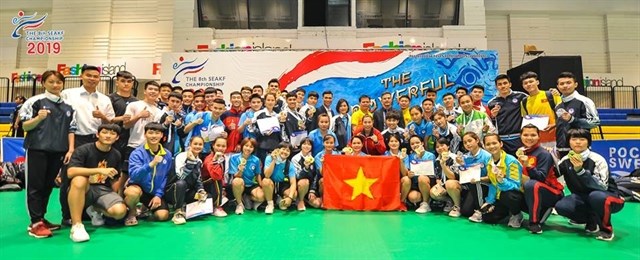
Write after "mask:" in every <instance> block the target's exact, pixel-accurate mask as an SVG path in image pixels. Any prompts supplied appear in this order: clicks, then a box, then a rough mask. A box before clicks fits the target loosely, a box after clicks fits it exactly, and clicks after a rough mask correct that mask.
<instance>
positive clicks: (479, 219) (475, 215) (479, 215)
mask: <svg viewBox="0 0 640 260" xmlns="http://www.w3.org/2000/svg"><path fill="white" fill-rule="evenodd" d="M469 220H471V221H473V222H476V223H480V222H482V212H480V211H479V210H475V211H474V212H473V215H471V217H469Z"/></svg>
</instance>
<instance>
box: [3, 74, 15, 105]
mask: <svg viewBox="0 0 640 260" xmlns="http://www.w3.org/2000/svg"><path fill="white" fill-rule="evenodd" d="M0 98H2V99H1V100H4V101H3V102H12V101H13V100H11V81H10V80H9V78H5V77H0Z"/></svg>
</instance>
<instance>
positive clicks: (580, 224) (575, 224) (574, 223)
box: [569, 219, 585, 226]
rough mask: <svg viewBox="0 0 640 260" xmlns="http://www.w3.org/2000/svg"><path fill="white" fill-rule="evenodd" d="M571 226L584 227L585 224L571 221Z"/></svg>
mask: <svg viewBox="0 0 640 260" xmlns="http://www.w3.org/2000/svg"><path fill="white" fill-rule="evenodd" d="M569 225H572V226H584V225H585V223H580V222H578V221H575V220H573V219H569Z"/></svg>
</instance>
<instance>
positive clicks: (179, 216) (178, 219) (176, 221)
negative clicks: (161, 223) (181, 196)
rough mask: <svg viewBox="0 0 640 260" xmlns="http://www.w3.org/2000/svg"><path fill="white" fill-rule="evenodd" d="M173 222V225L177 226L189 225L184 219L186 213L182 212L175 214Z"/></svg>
mask: <svg viewBox="0 0 640 260" xmlns="http://www.w3.org/2000/svg"><path fill="white" fill-rule="evenodd" d="M171 221H173V224H176V225H182V224H184V223H187V220H186V219H184V213H183V212H182V210H178V211H176V213H174V214H173V218H172V219H171Z"/></svg>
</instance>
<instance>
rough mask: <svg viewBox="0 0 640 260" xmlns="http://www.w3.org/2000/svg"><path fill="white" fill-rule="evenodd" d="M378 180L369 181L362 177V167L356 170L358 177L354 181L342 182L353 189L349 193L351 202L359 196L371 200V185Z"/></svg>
mask: <svg viewBox="0 0 640 260" xmlns="http://www.w3.org/2000/svg"><path fill="white" fill-rule="evenodd" d="M376 181H378V178H375V179H369V178H367V177H365V176H364V171H363V170H362V167H360V169H358V175H357V176H356V178H355V179H348V180H344V182H345V183H347V184H348V185H349V186H351V187H353V192H352V193H351V200H354V199H355V198H356V197H358V196H359V195H360V194H364V195H365V196H367V197H369V198H370V199H373V194H371V185H373V184H374V183H375V182H376Z"/></svg>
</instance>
